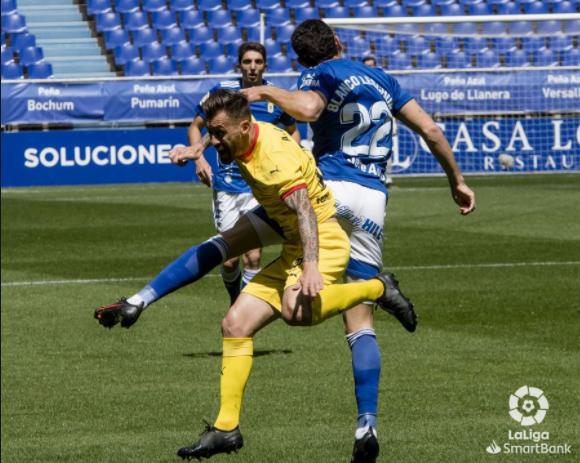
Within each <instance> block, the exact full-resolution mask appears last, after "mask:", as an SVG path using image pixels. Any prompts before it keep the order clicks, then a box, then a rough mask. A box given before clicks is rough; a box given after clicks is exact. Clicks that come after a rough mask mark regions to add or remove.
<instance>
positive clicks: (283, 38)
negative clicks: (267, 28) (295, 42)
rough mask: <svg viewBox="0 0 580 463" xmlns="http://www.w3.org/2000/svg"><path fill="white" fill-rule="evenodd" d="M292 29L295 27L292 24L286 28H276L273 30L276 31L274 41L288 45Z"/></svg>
mask: <svg viewBox="0 0 580 463" xmlns="http://www.w3.org/2000/svg"><path fill="white" fill-rule="evenodd" d="M294 29H295V27H294V26H293V25H292V24H288V25H287V26H280V27H277V28H276V29H275V30H276V40H278V42H282V43H290V40H291V38H292V33H293V32H294Z"/></svg>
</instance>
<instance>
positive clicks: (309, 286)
mask: <svg viewBox="0 0 580 463" xmlns="http://www.w3.org/2000/svg"><path fill="white" fill-rule="evenodd" d="M298 284H299V285H300V287H301V288H302V294H304V295H305V296H307V297H316V296H317V295H318V293H319V292H320V291H322V288H324V280H323V279H322V275H321V274H320V271H319V270H318V263H317V262H305V263H304V269H303V270H302V275H300V278H298Z"/></svg>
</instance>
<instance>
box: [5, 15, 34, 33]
mask: <svg viewBox="0 0 580 463" xmlns="http://www.w3.org/2000/svg"><path fill="white" fill-rule="evenodd" d="M2 30H3V31H4V32H7V33H9V34H16V33H18V32H26V31H27V30H28V29H27V27H26V19H25V18H24V16H21V15H19V14H18V13H13V14H7V15H2Z"/></svg>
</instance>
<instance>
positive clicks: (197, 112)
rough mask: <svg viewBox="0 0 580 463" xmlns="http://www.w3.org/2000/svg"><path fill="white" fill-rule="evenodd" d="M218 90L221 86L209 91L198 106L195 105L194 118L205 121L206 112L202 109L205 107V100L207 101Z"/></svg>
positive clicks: (215, 86)
mask: <svg viewBox="0 0 580 463" xmlns="http://www.w3.org/2000/svg"><path fill="white" fill-rule="evenodd" d="M218 88H220V85H219V84H217V85H214V86H213V87H212V88H210V89H209V92H207V93H206V94H205V95H204V96H202V97H201V100H199V103H197V105H195V109H194V114H193V118H194V119H195V118H196V117H197V116H199V117H201V118H202V119H205V112H204V111H203V108H202V107H201V106H202V105H203V103H204V102H205V100H207V98H208V97H209V96H210V95H211V94H212V93H213V92H215V91H216V90H217V89H218Z"/></svg>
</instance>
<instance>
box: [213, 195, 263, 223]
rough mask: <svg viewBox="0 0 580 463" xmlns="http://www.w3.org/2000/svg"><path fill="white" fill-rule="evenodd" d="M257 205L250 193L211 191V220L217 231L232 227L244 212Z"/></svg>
mask: <svg viewBox="0 0 580 463" xmlns="http://www.w3.org/2000/svg"><path fill="white" fill-rule="evenodd" d="M257 206H258V201H256V199H255V198H254V196H253V195H252V193H228V192H226V191H214V192H213V220H214V223H215V228H216V230H217V231H218V232H224V231H226V230H229V229H230V228H232V227H233V226H234V225H235V223H236V222H237V221H238V219H239V218H240V217H241V216H242V215H244V214H245V213H246V212H249V211H251V210H252V209H254V208H256V207H257Z"/></svg>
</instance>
